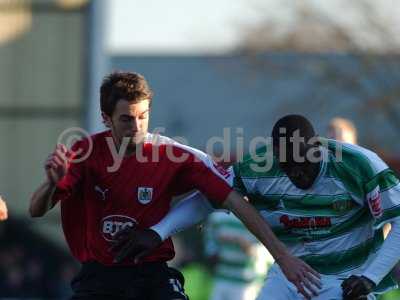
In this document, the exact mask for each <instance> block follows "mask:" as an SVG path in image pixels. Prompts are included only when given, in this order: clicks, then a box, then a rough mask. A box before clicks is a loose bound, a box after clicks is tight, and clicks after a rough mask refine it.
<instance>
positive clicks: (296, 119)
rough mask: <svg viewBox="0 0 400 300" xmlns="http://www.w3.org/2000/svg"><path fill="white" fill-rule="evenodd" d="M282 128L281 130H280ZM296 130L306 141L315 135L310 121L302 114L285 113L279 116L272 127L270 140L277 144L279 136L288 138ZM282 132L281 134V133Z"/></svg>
mask: <svg viewBox="0 0 400 300" xmlns="http://www.w3.org/2000/svg"><path fill="white" fill-rule="evenodd" d="M282 129H284V130H283V132H284V133H283V132H281V131H282ZM296 130H298V131H299V134H300V136H301V137H303V138H304V139H305V142H308V140H309V139H311V138H313V137H314V136H315V131H314V127H313V126H312V124H311V122H310V121H309V120H308V119H307V118H306V117H304V116H302V115H286V116H284V117H282V118H280V119H279V120H278V121H277V122H276V123H275V125H274V128H273V129H272V142H273V144H274V145H279V138H280V137H281V136H284V137H286V138H289V137H291V136H293V133H294V132H295V131H296ZM282 133H283V134H282Z"/></svg>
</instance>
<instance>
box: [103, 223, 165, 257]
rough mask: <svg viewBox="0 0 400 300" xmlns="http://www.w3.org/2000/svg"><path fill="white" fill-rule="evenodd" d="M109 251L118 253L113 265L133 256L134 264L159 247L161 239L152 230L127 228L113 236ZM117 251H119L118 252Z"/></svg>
mask: <svg viewBox="0 0 400 300" xmlns="http://www.w3.org/2000/svg"><path fill="white" fill-rule="evenodd" d="M115 240H116V242H115V244H114V245H113V246H112V247H111V249H110V250H111V251H114V252H115V251H118V252H117V254H116V255H115V256H114V263H120V262H121V261H123V260H124V259H125V258H126V257H128V256H133V257H134V259H135V263H138V262H139V261H140V259H142V258H143V257H145V256H146V255H148V254H149V253H150V252H151V251H152V250H154V249H156V248H157V247H158V246H160V245H161V243H162V240H161V237H160V236H159V235H158V233H157V232H155V231H154V230H152V229H149V228H145V229H139V228H137V227H127V228H125V229H124V230H122V231H121V232H119V233H118V234H117V235H116V236H115ZM118 249H119V250H118Z"/></svg>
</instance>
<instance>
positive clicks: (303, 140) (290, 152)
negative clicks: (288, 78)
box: [272, 115, 321, 189]
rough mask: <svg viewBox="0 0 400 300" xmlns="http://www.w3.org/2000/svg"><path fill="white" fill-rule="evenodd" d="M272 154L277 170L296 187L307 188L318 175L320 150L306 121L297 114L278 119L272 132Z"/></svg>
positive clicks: (312, 130) (314, 135) (312, 129)
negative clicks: (279, 169) (278, 168)
mask: <svg viewBox="0 0 400 300" xmlns="http://www.w3.org/2000/svg"><path fill="white" fill-rule="evenodd" d="M272 141H273V152H274V156H275V158H276V159H277V160H278V161H279V166H280V168H281V169H282V170H283V171H284V172H285V173H286V174H287V176H288V177H289V179H290V180H291V181H292V182H293V184H295V185H296V186H297V187H299V188H302V189H307V188H309V187H311V185H312V184H313V183H314V180H315V179H316V177H317V175H318V173H319V162H320V155H321V154H320V151H319V148H318V145H319V143H318V141H317V139H316V134H315V131H314V128H313V126H312V125H311V123H310V121H309V120H307V119H306V118H305V117H303V116H300V115H287V116H284V117H283V118H281V119H279V120H278V121H277V122H276V123H275V125H274V128H273V130H272Z"/></svg>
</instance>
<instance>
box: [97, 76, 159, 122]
mask: <svg viewBox="0 0 400 300" xmlns="http://www.w3.org/2000/svg"><path fill="white" fill-rule="evenodd" d="M152 98H153V92H152V90H151V89H150V87H149V85H148V83H147V81H146V79H145V78H144V76H143V75H141V74H138V73H134V72H122V71H115V72H112V73H111V74H109V75H107V76H106V77H104V79H103V82H102V84H101V87H100V108H101V111H102V112H104V113H105V114H106V115H108V116H111V115H112V114H113V112H114V109H115V106H116V105H117V102H118V101H119V100H121V99H124V100H126V101H129V102H131V101H132V102H134V103H135V102H140V101H142V100H146V99H147V100H149V101H151V99H152Z"/></svg>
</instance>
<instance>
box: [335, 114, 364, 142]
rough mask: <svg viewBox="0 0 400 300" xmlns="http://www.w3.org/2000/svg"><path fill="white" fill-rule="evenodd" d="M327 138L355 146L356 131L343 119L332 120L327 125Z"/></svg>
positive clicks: (352, 125) (351, 124)
mask: <svg viewBox="0 0 400 300" xmlns="http://www.w3.org/2000/svg"><path fill="white" fill-rule="evenodd" d="M327 137H328V138H330V139H334V140H337V141H341V142H345V143H349V144H354V145H356V144H357V139H358V137H357V129H356V127H355V126H354V124H353V122H352V121H350V120H348V119H345V118H339V117H336V118H333V119H332V120H331V121H330V122H329V125H328V134H327Z"/></svg>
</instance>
